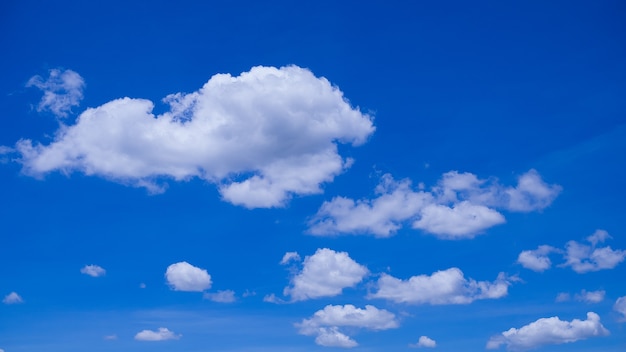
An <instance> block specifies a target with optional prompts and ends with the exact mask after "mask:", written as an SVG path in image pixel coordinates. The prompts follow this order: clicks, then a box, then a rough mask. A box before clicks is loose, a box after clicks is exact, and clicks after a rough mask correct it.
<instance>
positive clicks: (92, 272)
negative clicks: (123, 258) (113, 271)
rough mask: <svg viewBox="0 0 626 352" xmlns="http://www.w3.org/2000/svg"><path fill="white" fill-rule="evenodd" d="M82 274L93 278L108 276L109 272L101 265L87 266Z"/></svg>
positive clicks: (81, 270)
mask: <svg viewBox="0 0 626 352" xmlns="http://www.w3.org/2000/svg"><path fill="white" fill-rule="evenodd" d="M80 272H81V273H82V274H85V275H89V276H91V277H100V276H104V275H106V273H107V271H106V270H104V268H103V267H101V266H99V265H85V266H84V267H82V268H81V269H80Z"/></svg>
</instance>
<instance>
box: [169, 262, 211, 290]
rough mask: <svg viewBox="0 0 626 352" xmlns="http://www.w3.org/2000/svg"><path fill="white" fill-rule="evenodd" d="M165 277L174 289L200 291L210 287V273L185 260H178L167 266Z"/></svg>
mask: <svg viewBox="0 0 626 352" xmlns="http://www.w3.org/2000/svg"><path fill="white" fill-rule="evenodd" d="M165 278H166V279H167V283H168V284H169V285H170V287H171V288H172V289H173V290H175V291H193V292H201V291H204V290H207V289H209V288H211V275H209V273H208V272H207V271H206V270H205V269H201V268H198V267H195V266H193V265H191V264H189V263H187V262H179V263H175V264H172V265H170V266H168V267H167V270H166V271H165Z"/></svg>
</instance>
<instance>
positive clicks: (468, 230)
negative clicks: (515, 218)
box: [413, 201, 505, 239]
mask: <svg viewBox="0 0 626 352" xmlns="http://www.w3.org/2000/svg"><path fill="white" fill-rule="evenodd" d="M504 222H505V220H504V216H502V214H500V213H498V212H497V211H495V210H493V209H490V208H488V207H486V206H484V205H476V204H472V203H470V202H468V201H463V202H460V203H457V204H455V205H453V206H452V207H449V206H446V205H441V204H431V205H429V206H427V207H425V208H424V209H422V212H421V218H420V219H419V220H417V221H415V222H414V223H413V228H415V229H420V230H424V231H426V232H428V233H432V234H435V235H437V236H438V237H439V238H443V239H461V238H473V237H474V236H475V235H477V234H478V233H481V232H483V231H485V230H486V229H488V228H490V227H493V226H495V225H499V224H503V223H504Z"/></svg>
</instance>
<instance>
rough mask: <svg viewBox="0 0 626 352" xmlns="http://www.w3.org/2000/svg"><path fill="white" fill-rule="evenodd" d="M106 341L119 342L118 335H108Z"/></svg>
mask: <svg viewBox="0 0 626 352" xmlns="http://www.w3.org/2000/svg"><path fill="white" fill-rule="evenodd" d="M104 339H105V340H108V341H112V340H117V335H115V334H113V335H106V336H105V337H104Z"/></svg>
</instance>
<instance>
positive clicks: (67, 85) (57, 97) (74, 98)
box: [26, 69, 85, 117]
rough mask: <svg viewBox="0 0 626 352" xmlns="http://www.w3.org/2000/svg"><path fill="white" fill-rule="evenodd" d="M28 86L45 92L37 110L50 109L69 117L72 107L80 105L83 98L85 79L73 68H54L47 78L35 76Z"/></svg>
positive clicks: (54, 112) (59, 115) (55, 113)
mask: <svg viewBox="0 0 626 352" xmlns="http://www.w3.org/2000/svg"><path fill="white" fill-rule="evenodd" d="M26 87H37V88H39V89H40V90H41V91H42V92H43V97H42V98H41V100H40V101H39V104H38V105H37V111H39V112H42V111H49V112H51V113H53V114H54V115H55V116H57V117H67V115H68V114H69V113H71V112H72V107H74V106H78V105H80V101H81V100H83V89H84V88H85V81H84V80H83V78H82V77H81V76H80V75H79V74H78V73H76V72H74V71H72V70H60V69H52V70H50V72H49V76H48V78H47V79H44V78H43V77H41V76H39V75H37V76H33V77H31V78H30V79H29V80H28V82H27V83H26Z"/></svg>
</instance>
